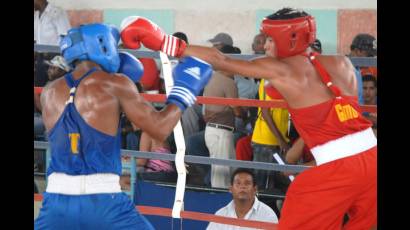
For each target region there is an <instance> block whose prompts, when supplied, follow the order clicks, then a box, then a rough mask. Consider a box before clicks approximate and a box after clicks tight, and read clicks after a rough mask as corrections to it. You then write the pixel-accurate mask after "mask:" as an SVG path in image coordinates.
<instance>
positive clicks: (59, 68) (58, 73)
mask: <svg viewBox="0 0 410 230" xmlns="http://www.w3.org/2000/svg"><path fill="white" fill-rule="evenodd" d="M45 64H46V65H48V66H49V67H48V71H47V76H48V79H49V82H51V81H54V80H56V79H58V78H60V77H62V76H64V75H65V74H66V73H67V72H68V71H69V70H70V67H69V66H68V65H67V63H66V62H65V60H64V58H63V57H62V56H55V57H54V58H53V59H52V60H51V61H45ZM34 104H35V105H36V108H35V111H34V139H37V140H46V136H47V135H46V134H45V127H44V124H43V119H42V117H41V103H40V95H39V94H37V93H34Z"/></svg>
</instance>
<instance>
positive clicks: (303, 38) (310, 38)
mask: <svg viewBox="0 0 410 230" xmlns="http://www.w3.org/2000/svg"><path fill="white" fill-rule="evenodd" d="M260 30H261V32H262V33H264V34H266V35H267V36H269V37H271V38H272V39H273V41H274V42H275V45H276V49H277V56H278V57H280V58H284V57H289V56H293V55H296V54H299V53H301V52H303V51H305V50H306V49H307V48H308V47H309V45H310V44H312V43H313V42H314V41H315V39H316V23H315V18H314V17H312V16H305V17H300V18H293V19H285V20H272V19H268V18H265V19H263V21H262V24H261V27H260Z"/></svg>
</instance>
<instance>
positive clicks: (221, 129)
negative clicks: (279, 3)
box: [203, 45, 245, 188]
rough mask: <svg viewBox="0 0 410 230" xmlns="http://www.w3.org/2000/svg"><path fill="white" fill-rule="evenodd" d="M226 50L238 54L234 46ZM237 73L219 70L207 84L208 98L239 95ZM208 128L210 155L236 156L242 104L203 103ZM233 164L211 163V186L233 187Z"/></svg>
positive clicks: (222, 49) (224, 48)
mask: <svg viewBox="0 0 410 230" xmlns="http://www.w3.org/2000/svg"><path fill="white" fill-rule="evenodd" d="M221 51H222V52H223V53H234V48H233V47H232V46H229V45H225V46H223V47H222V48H221ZM233 77H234V76H233V74H230V73H227V72H223V71H215V72H214V74H213V76H212V79H211V80H210V81H209V83H208V85H207V86H206V87H205V90H204V96H206V97H226V98H238V88H237V87H236V84H235V82H234V79H233ZM203 106H204V120H205V122H206V127H205V144H206V147H207V148H208V150H209V156H210V157H212V158H220V159H235V158H236V157H235V143H234V130H235V117H240V118H244V117H245V116H244V113H243V111H242V109H241V107H239V106H230V105H203ZM232 171H233V170H231V168H230V167H228V166H223V165H212V166H211V186H212V187H218V188H228V187H229V184H230V183H229V176H230V175H231V172H232Z"/></svg>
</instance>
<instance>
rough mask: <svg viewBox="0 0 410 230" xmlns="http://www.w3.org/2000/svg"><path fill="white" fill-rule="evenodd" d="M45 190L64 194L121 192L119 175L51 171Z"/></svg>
mask: <svg viewBox="0 0 410 230" xmlns="http://www.w3.org/2000/svg"><path fill="white" fill-rule="evenodd" d="M46 192H48V193H59V194H65V195H87V194H98V193H118V192H121V186H120V176H118V175H116V174H112V173H96V174H90V175H78V176H71V175H67V174H65V173H52V174H50V176H48V181H47V189H46Z"/></svg>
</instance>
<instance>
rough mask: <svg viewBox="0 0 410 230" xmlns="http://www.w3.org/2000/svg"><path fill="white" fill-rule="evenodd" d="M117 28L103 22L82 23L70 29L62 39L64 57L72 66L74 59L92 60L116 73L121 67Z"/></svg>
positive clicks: (61, 46) (106, 69)
mask: <svg viewBox="0 0 410 230" xmlns="http://www.w3.org/2000/svg"><path fill="white" fill-rule="evenodd" d="M119 39H120V33H119V31H118V29H117V28H115V27H113V26H108V25H105V24H101V23H95V24H88V25H81V26H80V27H78V28H73V29H70V30H69V31H68V32H67V35H66V36H64V37H63V38H62V39H61V41H60V49H61V53H62V55H63V57H64V59H65V60H66V61H67V64H69V65H70V66H71V67H74V66H73V63H74V61H77V60H80V61H81V60H90V61H93V62H95V63H97V64H99V65H100V66H101V67H102V68H103V69H104V70H105V71H107V72H109V73H115V72H117V71H118V68H119V67H120V57H119V55H118V50H117V46H118V41H119Z"/></svg>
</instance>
